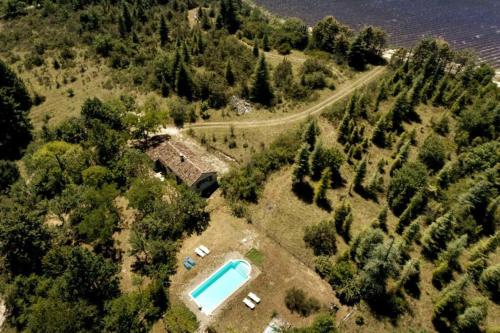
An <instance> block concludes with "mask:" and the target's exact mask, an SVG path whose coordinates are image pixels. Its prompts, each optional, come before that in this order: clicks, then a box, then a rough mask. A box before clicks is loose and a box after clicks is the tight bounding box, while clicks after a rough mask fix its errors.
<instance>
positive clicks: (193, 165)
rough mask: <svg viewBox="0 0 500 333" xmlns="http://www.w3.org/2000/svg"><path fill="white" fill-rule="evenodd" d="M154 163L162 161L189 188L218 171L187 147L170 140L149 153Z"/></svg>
mask: <svg viewBox="0 0 500 333" xmlns="http://www.w3.org/2000/svg"><path fill="white" fill-rule="evenodd" d="M147 154H148V156H149V157H150V158H151V159H152V160H154V161H160V162H161V163H162V164H163V165H164V166H166V167H167V168H169V169H170V170H171V171H172V172H173V173H174V174H175V175H176V176H178V177H179V178H180V179H182V181H184V182H185V183H186V184H187V185H188V186H192V185H193V184H194V183H196V181H197V180H198V179H199V178H200V177H201V176H202V175H203V174H205V173H215V172H216V171H215V170H214V169H213V168H212V167H211V166H210V165H208V164H207V163H205V162H204V161H202V160H201V159H200V158H199V157H198V156H197V155H196V154H195V153H193V152H192V151H191V150H190V149H189V148H188V147H187V146H186V145H184V144H183V143H181V142H176V141H172V140H168V141H165V142H162V143H161V144H159V145H158V146H156V147H154V148H151V149H149V150H148V151H147Z"/></svg>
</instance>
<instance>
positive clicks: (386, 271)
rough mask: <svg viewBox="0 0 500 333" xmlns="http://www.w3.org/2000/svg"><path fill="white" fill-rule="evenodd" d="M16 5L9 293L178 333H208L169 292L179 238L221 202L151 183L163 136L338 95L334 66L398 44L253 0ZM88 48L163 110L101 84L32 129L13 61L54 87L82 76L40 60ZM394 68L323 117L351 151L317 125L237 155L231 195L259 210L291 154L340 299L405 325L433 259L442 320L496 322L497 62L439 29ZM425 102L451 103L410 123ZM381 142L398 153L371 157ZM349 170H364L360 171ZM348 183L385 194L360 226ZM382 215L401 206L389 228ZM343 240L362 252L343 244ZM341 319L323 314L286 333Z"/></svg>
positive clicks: (1, 231)
mask: <svg viewBox="0 0 500 333" xmlns="http://www.w3.org/2000/svg"><path fill="white" fill-rule="evenodd" d="M2 5H3V7H2V15H3V16H2V19H1V21H0V45H2V50H0V57H1V59H0V112H1V115H0V127H1V128H2V133H1V134H0V175H1V176H0V193H1V194H0V294H1V295H2V297H3V298H4V300H5V303H6V306H7V326H8V328H9V329H12V330H13V331H26V332H103V331H104V332H146V331H148V330H149V329H150V328H151V326H152V325H153V323H155V322H156V321H157V320H159V319H160V318H162V317H163V318H164V321H165V322H167V323H168V325H167V326H168V331H169V332H194V331H195V330H196V327H197V324H196V318H194V319H193V316H194V315H193V314H191V313H189V311H186V310H184V309H182V308H181V309H179V308H178V307H175V306H172V305H171V302H170V301H169V288H172V287H171V286H170V277H171V276H172V274H174V273H175V271H176V269H177V267H176V266H177V264H176V253H177V250H178V248H179V246H180V244H181V242H182V240H183V238H184V237H187V236H189V235H191V234H193V233H201V232H202V231H204V230H205V229H206V228H207V227H208V224H209V214H208V213H207V210H206V205H207V203H206V200H205V199H204V198H201V197H200V196H199V195H198V194H196V193H194V192H193V191H191V190H190V189H188V188H187V187H185V186H183V185H178V184H177V183H176V182H175V181H174V180H170V179H168V180H167V181H166V182H162V181H160V180H158V179H156V178H153V177H150V175H151V173H152V165H151V161H150V160H149V158H148V157H147V156H146V154H145V153H144V147H146V146H147V144H148V138H149V135H150V133H152V132H154V131H155V130H156V129H157V128H158V127H159V126H161V125H163V124H166V123H174V124H175V125H177V126H179V127H181V126H182V125H183V124H184V123H185V122H195V121H197V119H199V118H202V119H208V118H209V117H210V112H217V110H219V109H223V108H224V107H225V106H226V104H227V103H228V101H229V98H230V97H231V96H233V95H235V96H238V97H239V98H242V99H245V100H249V101H251V102H252V103H254V104H255V105H259V106H260V107H261V108H262V109H263V110H262V112H267V111H266V109H269V110H271V111H272V110H273V108H274V107H275V106H276V105H280V104H283V103H285V101H301V100H307V99H308V97H310V96H311V95H312V94H313V93H314V91H315V90H320V89H324V88H327V89H335V83H336V76H335V74H334V73H333V72H332V71H331V69H330V67H329V65H328V63H329V62H334V63H335V64H336V65H338V66H340V67H343V68H345V69H346V70H347V71H362V70H364V69H366V68H367V67H369V66H372V65H380V64H382V63H383V60H382V57H381V56H382V51H383V49H384V47H385V46H386V41H385V34H384V32H383V31H381V30H379V29H377V28H373V27H366V28H364V29H362V30H361V31H359V32H354V31H353V30H351V29H350V28H349V27H347V26H345V25H343V24H341V23H339V22H338V21H336V20H335V19H334V18H332V17H327V18H325V19H323V20H321V21H320V22H318V24H317V25H316V26H315V27H314V28H313V29H312V33H309V32H308V28H307V26H306V25H305V24H304V23H303V22H302V21H300V20H299V19H294V18H291V19H286V20H278V19H276V18H274V17H271V16H270V15H268V14H266V13H264V12H262V11H261V10H260V9H258V8H256V7H253V6H251V5H249V4H247V3H246V2H242V1H240V0H220V1H219V0H216V1H215V0H214V1H209V0H206V1H197V0H189V1H180V0H173V1H159V0H158V1H156V0H135V1H123V2H118V1H98V0H96V1H90V0H89V1H84V0H74V1H71V2H65V1H52V0H46V1H44V2H43V3H41V4H40V3H30V2H29V1H28V2H23V1H17V0H6V1H4V2H2ZM189 13H194V14H195V19H194V20H191V21H190V18H189ZM269 50H277V51H278V52H279V53H280V54H282V55H287V54H289V53H290V52H291V51H292V50H300V51H304V52H305V54H307V56H308V60H306V61H305V62H304V63H303V64H302V65H301V67H300V70H299V71H298V73H294V71H293V70H292V65H291V63H290V62H289V61H288V60H286V58H285V59H284V60H283V61H282V62H281V63H280V64H279V65H278V66H276V67H275V68H270V67H269V66H268V64H267V61H266V58H265V56H264V52H263V51H269ZM85 61H94V62H100V63H105V64H106V66H107V67H108V68H109V69H110V71H111V73H112V74H111V75H112V82H113V84H116V85H120V86H122V87H129V88H131V89H132V88H133V89H138V90H140V91H144V92H155V93H156V94H157V95H158V96H161V98H163V99H165V100H167V101H168V110H165V109H164V108H162V107H161V106H160V104H159V102H158V100H157V99H154V98H153V99H148V100H147V101H146V102H144V103H139V102H138V101H136V100H135V99H134V98H133V97H132V96H131V95H128V94H122V95H120V96H116V98H114V99H112V100H109V101H102V100H100V99H98V98H94V97H91V96H89V98H88V99H87V100H86V101H85V102H84V104H83V106H82V108H81V110H80V116H79V117H74V118H70V119H68V120H67V121H65V122H62V123H60V124H57V125H55V126H49V125H48V123H47V122H46V123H45V124H44V125H43V126H42V127H41V128H40V129H39V130H34V129H33V126H32V124H31V122H30V119H29V112H30V109H31V108H32V107H33V106H34V105H39V104H43V103H44V102H45V97H44V96H42V95H40V94H39V93H38V92H37V91H30V90H29V89H28V88H27V87H26V85H25V83H24V82H23V80H21V78H20V76H19V75H18V73H22V72H24V71H37V70H39V72H38V73H39V74H38V79H39V80H40V82H43V84H44V85H47V86H58V87H60V86H64V85H65V82H68V81H71V80H72V78H71V77H66V76H65V75H61V78H62V79H61V80H60V81H59V80H56V81H54V82H53V81H52V80H51V79H50V78H49V77H48V76H47V75H45V74H44V71H46V70H47V68H50V69H51V70H55V71H61V73H63V72H64V70H65V69H68V68H73V69H74V68H77V69H79V70H80V71H82V72H85V70H86V64H87V63H86V62H85ZM387 67H388V71H387V74H385V76H384V77H383V79H381V80H379V82H377V83H376V84H374V85H372V86H371V87H369V88H368V89H364V90H360V91H358V92H356V93H355V94H354V95H353V96H351V97H350V98H349V100H347V101H344V102H343V103H340V105H335V106H333V107H332V108H331V109H330V110H328V111H327V112H325V113H323V115H322V117H323V118H324V119H327V121H329V122H331V123H332V124H334V125H335V126H336V130H337V132H336V136H337V141H338V144H339V145H338V147H339V148H338V149H337V148H331V147H326V146H324V145H323V144H322V142H321V140H320V137H321V134H322V133H321V131H320V129H319V127H318V125H317V121H316V120H315V119H311V120H309V121H308V122H307V123H305V124H304V125H303V126H302V127H301V128H300V130H294V131H290V132H286V133H283V134H282V135H281V136H280V137H279V138H278V139H277V140H276V141H275V142H273V143H272V144H270V145H268V146H267V147H265V148H264V149H262V150H261V151H259V152H257V153H255V154H254V155H253V156H252V158H251V161H250V162H249V163H248V164H247V165H244V166H241V167H240V168H234V169H233V170H232V171H231V172H230V173H229V174H228V175H226V176H225V177H224V178H222V179H221V181H220V185H221V192H222V194H223V196H225V198H226V200H227V202H228V203H229V205H230V206H231V208H232V210H233V213H234V214H235V215H237V216H240V217H245V216H246V215H247V205H249V204H251V203H255V202H258V200H259V197H260V194H261V191H262V188H263V187H264V185H265V183H266V180H267V178H268V177H269V176H270V175H271V174H272V173H273V172H276V171H278V170H280V169H282V168H285V167H291V168H293V173H292V181H291V184H290V191H293V192H294V193H295V195H297V196H298V197H300V198H302V199H303V200H309V201H310V202H312V203H313V204H315V205H318V206H319V207H321V208H322V209H325V210H326V211H328V212H331V219H330V220H325V221H322V222H321V223H319V224H317V225H315V226H312V227H308V228H305V229H304V242H305V243H306V244H307V246H308V247H310V248H311V249H312V250H313V252H314V254H315V256H316V265H315V266H316V267H315V269H316V271H317V273H318V274H319V275H320V276H321V277H322V278H324V279H325V280H326V281H328V283H329V284H330V285H331V286H332V288H333V289H334V290H335V293H336V296H337V298H338V300H339V301H340V303H341V304H342V305H348V306H353V305H356V304H360V303H361V302H363V303H364V304H368V305H369V307H370V309H371V311H372V312H373V314H374V315H376V316H380V318H390V319H391V320H394V321H397V319H398V317H399V316H401V315H402V314H404V313H411V311H412V310H413V309H411V306H410V301H409V300H410V299H418V298H419V294H420V293H421V292H422V291H421V290H420V280H421V278H422V277H421V264H422V263H423V262H425V263H427V262H428V263H431V264H432V265H433V271H432V273H431V275H432V277H431V279H432V285H433V286H434V288H435V289H436V290H437V291H438V295H439V297H437V298H436V299H435V300H434V304H433V306H434V308H433V309H432V322H433V326H434V328H435V329H436V331H438V332H481V331H484V330H485V329H489V330H490V331H489V332H497V331H498V329H499V328H498V327H496V328H494V327H490V328H486V327H484V325H483V324H484V320H485V318H486V316H487V313H488V311H489V309H490V310H491V309H496V311H498V304H499V302H500V266H499V264H498V262H494V261H492V260H491V257H492V256H493V255H494V254H495V253H496V252H498V245H499V242H500V238H499V237H500V236H499V234H498V231H497V227H498V224H499V220H500V207H499V203H500V201H499V200H500V199H499V198H500V197H499V193H498V192H499V190H500V188H499V186H500V185H499V178H498V176H499V174H498V173H499V170H498V165H499V164H498V163H499V162H500V160H499V152H500V147H499V142H498V132H499V131H500V91H499V88H498V87H497V86H496V85H495V84H493V83H492V78H493V76H494V71H493V69H492V68H490V67H489V66H487V65H477V64H476V62H475V59H474V58H473V57H471V56H470V55H469V54H466V53H458V52H455V51H453V50H452V49H450V47H449V46H448V45H447V44H446V43H445V42H443V41H440V40H433V39H425V40H423V41H421V42H420V43H419V44H418V45H416V46H415V47H414V48H412V49H410V50H399V51H398V52H397V53H396V54H395V55H394V57H393V59H392V60H391V62H390V63H389V64H388V66H387ZM69 93H71V92H69V91H68V94H69ZM73 93H74V92H73ZM422 106H431V107H435V108H443V109H445V110H446V113H445V115H444V116H442V117H440V118H439V119H433V126H432V131H431V132H430V133H416V131H415V130H408V128H409V125H411V124H414V123H419V122H420V121H421V120H420V116H419V113H418V110H419V107H422ZM209 110H210V111H209ZM47 121H48V120H47ZM417 137H421V138H422V139H421V140H418V139H417ZM369 151H370V152H373V151H381V152H386V151H387V152H390V155H391V158H389V159H384V158H380V159H378V160H375V161H374V160H368V158H367V156H368V155H369V154H368V152H369ZM370 156H372V155H370ZM346 166H348V167H349V168H351V169H352V170H354V171H355V172H354V174H353V177H350V178H349V179H348V178H347V177H346V176H345V175H344V174H343V172H342V171H341V169H343V168H345V167H346ZM370 166H371V167H370ZM351 178H352V179H351ZM339 188H345V189H348V191H349V192H350V193H357V194H359V195H361V196H363V198H365V199H366V200H372V201H375V202H378V203H380V204H381V207H382V208H381V210H380V213H379V216H378V218H377V220H376V221H365V223H367V224H369V225H367V226H366V228H365V230H364V231H363V232H362V233H360V234H353V233H352V232H351V225H352V223H353V215H352V207H351V205H350V202H349V197H347V198H346V199H345V200H344V201H342V202H331V201H330V200H329V199H328V196H327V192H328V191H331V190H332V189H339ZM123 200H125V202H126V204H125V207H123V205H121V204H120V203H122V202H123ZM126 213H128V214H132V215H133V220H134V222H133V224H132V226H131V227H130V228H131V236H130V239H129V242H130V245H131V254H132V255H133V256H134V257H135V264H134V267H133V269H134V271H135V272H136V273H138V274H139V275H140V276H142V277H144V278H145V279H146V280H147V281H148V283H147V287H146V288H141V289H140V290H138V291H133V292H124V291H123V290H121V289H120V285H119V277H118V273H119V269H120V268H119V267H120V261H121V258H122V256H123V255H124V253H122V251H121V250H120V249H119V247H118V245H117V242H116V240H115V239H114V238H113V235H114V234H115V233H116V232H117V231H119V230H120V229H121V228H123V225H124V220H125V216H124V214H126ZM388 214H393V215H395V216H396V217H397V219H398V223H397V225H396V226H395V227H394V228H392V227H388V224H387V217H388ZM341 242H342V243H345V244H347V245H348V251H345V252H342V253H341V252H340V251H339V250H338V249H339V244H340V243H341ZM285 302H286V304H287V307H289V308H290V309H291V310H292V309H293V310H292V311H295V312H298V313H302V312H303V313H309V312H314V311H316V310H317V308H318V306H317V305H316V304H315V302H314V301H312V300H310V299H309V300H308V299H307V297H306V296H305V295H303V294H302V293H301V292H300V291H297V290H295V291H294V290H292V291H291V292H290V294H289V295H287V299H286V300H285ZM336 327H337V326H336V324H335V322H334V320H333V319H332V316H330V315H323V314H321V315H319V316H318V317H317V318H316V320H315V322H314V324H313V325H312V326H311V327H307V328H292V329H291V332H314V333H315V332H336V331H337V328H336Z"/></svg>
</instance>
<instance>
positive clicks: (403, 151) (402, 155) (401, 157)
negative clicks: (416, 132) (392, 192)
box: [390, 140, 410, 176]
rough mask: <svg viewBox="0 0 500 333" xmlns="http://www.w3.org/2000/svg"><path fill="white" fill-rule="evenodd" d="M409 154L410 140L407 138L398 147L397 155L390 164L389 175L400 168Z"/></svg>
mask: <svg viewBox="0 0 500 333" xmlns="http://www.w3.org/2000/svg"><path fill="white" fill-rule="evenodd" d="M409 154H410V140H407V141H406V142H405V143H404V145H403V146H401V148H400V149H399V152H398V155H397V156H396V159H395V160H394V162H393V163H392V165H391V169H390V175H391V176H392V175H393V174H394V172H395V171H396V170H398V169H399V168H401V167H402V166H403V164H405V163H406V161H407V160H408V156H409Z"/></svg>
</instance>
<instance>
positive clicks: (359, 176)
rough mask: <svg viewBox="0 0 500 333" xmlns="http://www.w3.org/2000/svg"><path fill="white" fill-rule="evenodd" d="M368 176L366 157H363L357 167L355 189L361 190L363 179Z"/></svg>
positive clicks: (354, 181)
mask: <svg viewBox="0 0 500 333" xmlns="http://www.w3.org/2000/svg"><path fill="white" fill-rule="evenodd" d="M365 176H366V159H362V160H361V162H359V164H358V167H357V168H356V174H355V175H354V180H353V182H352V184H353V187H354V190H355V191H360V190H362V189H363V181H364V179H365Z"/></svg>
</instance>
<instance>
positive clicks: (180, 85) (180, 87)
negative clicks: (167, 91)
mask: <svg viewBox="0 0 500 333" xmlns="http://www.w3.org/2000/svg"><path fill="white" fill-rule="evenodd" d="M175 88H176V91H177V94H178V95H179V96H181V97H185V98H187V99H188V100H192V99H193V81H192V79H191V75H190V73H189V72H188V70H187V68H186V65H185V64H184V62H182V61H181V63H180V64H179V70H178V71H177V75H176V78H175Z"/></svg>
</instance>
